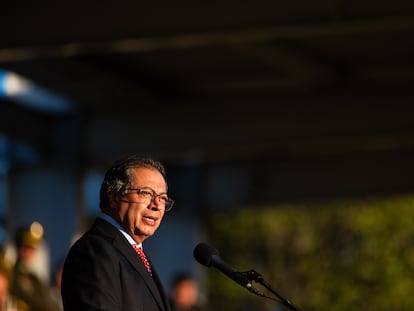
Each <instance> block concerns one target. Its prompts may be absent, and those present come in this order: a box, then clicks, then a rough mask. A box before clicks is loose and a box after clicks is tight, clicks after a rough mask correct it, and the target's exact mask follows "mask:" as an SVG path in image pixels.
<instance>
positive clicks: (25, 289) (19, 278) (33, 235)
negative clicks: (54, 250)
mask: <svg viewBox="0 0 414 311" xmlns="http://www.w3.org/2000/svg"><path fill="white" fill-rule="evenodd" d="M42 239H43V227H42V226H41V224H40V223H38V222H34V223H32V224H31V226H30V227H29V228H25V229H22V230H19V231H18V233H17V236H16V249H17V260H16V263H15V265H14V267H13V271H12V281H11V284H10V285H11V286H10V292H11V293H12V294H13V295H14V296H15V297H16V298H17V299H18V300H19V304H20V309H24V310H27V311H55V310H56V307H55V306H54V304H53V302H52V300H51V289H50V286H49V284H48V283H46V282H45V281H43V280H42V279H41V278H40V277H39V276H38V275H36V274H35V273H34V272H33V270H32V269H31V268H30V265H31V264H33V262H32V261H33V260H34V259H35V255H36V251H37V250H38V248H39V247H40V245H41V242H42Z"/></svg>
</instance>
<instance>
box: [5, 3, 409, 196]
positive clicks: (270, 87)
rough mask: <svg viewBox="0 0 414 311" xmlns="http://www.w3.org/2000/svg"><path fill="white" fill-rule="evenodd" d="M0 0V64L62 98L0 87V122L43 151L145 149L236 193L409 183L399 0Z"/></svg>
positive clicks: (316, 192)
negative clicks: (53, 105) (36, 104)
mask: <svg viewBox="0 0 414 311" xmlns="http://www.w3.org/2000/svg"><path fill="white" fill-rule="evenodd" d="M0 15H1V16H0V26H1V28H2V29H3V31H2V33H3V35H2V40H1V41H0V69H4V70H7V71H12V72H15V73H17V74H19V75H20V76H23V77H25V78H26V79H29V80H31V81H34V82H35V83H36V84H37V85H39V86H41V87H43V88H45V89H47V90H50V91H51V92H53V93H54V94H59V96H62V97H63V98H66V99H67V100H68V101H69V102H70V103H72V104H73V110H71V111H67V112H60V113H55V112H43V111H38V110H36V109H35V108H30V107H27V106H21V105H19V104H18V103H17V102H16V101H14V100H13V99H12V98H5V99H3V100H2V104H1V105H0V120H1V122H0V123H1V128H0V130H1V131H2V132H4V133H6V134H7V135H8V136H9V137H12V138H14V139H22V140H25V141H26V142H28V143H29V144H30V145H33V146H35V148H36V149H37V150H40V153H42V154H45V155H49V156H50V155H54V156H55V155H57V156H64V157H65V156H67V155H68V154H70V155H73V156H74V157H76V158H77V159H78V160H79V161H84V163H86V164H85V165H87V166H89V165H97V166H99V165H101V164H102V165H106V164H107V162H108V161H110V160H112V159H113V158H114V157H116V156H118V155H119V154H123V153H127V152H131V151H139V152H142V153H152V154H155V155H158V156H159V157H160V158H162V159H163V160H164V161H167V163H171V164H172V163H187V164H186V165H189V164H188V163H191V164H190V165H197V166H202V167H203V168H205V169H206V170H208V169H211V170H212V171H211V172H212V173H211V174H210V175H209V176H210V177H209V178H210V179H211V180H212V181H214V180H216V179H217V178H219V177H220V176H221V177H222V179H221V180H224V181H228V182H227V183H226V182H223V185H222V187H223V189H227V188H226V187H229V185H230V184H234V183H237V181H238V182H240V183H247V184H248V185H247V186H246V185H245V187H247V188H248V189H249V191H247V192H248V193H249V198H248V199H246V200H247V201H249V200H253V199H254V200H258V199H260V198H262V199H263V200H264V201H268V200H274V199H279V200H291V199H294V198H313V197H316V198H318V197H326V196H329V195H331V196H338V195H354V194H357V195H360V194H371V193H393V192H409V191H411V189H412V187H413V184H412V181H411V180H410V179H412V178H410V176H412V175H413V173H414V165H413V161H412V159H413V155H414V122H413V112H414V105H413V102H414V88H413V86H414V40H413V38H414V2H413V1H409V0H395V1H385V0H380V1H378V0H377V1H371V0H359V1H328V0H318V1H304V0H294V1H274V0H273V1H272V0H256V1H224V2H223V1H207V2H205V1H204V2H199V1H198V2H197V1H196V2H195V1H188V0H183V1H178V2H177V1H175V2H170V1H151V2H141V1H121V2H119V1H106V0H105V1H90V2H85V1H76V0H75V1H60V2H53V1H46V2H43V3H42V4H40V3H37V2H28V3H23V4H22V3H15V2H8V3H5V4H3V5H2V10H1V12H0ZM177 165H179V164H177ZM217 168H219V169H217ZM241 180H242V181H243V180H244V181H246V182H241ZM252 184H254V186H252ZM272 189H279V190H278V191H277V194H274V192H275V191H274V190H272ZM232 190H233V189H231V188H229V189H228V191H232Z"/></svg>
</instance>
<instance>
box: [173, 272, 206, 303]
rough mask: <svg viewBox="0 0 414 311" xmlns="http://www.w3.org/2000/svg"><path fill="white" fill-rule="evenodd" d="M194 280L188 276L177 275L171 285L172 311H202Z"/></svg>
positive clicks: (197, 288) (198, 292)
mask: <svg viewBox="0 0 414 311" xmlns="http://www.w3.org/2000/svg"><path fill="white" fill-rule="evenodd" d="M200 298H201V297H200V291H199V287H198V284H197V282H196V280H195V279H194V278H193V277H192V276H191V275H189V274H181V273H180V274H177V275H176V276H175V277H174V278H173V281H172V284H171V293H170V305H171V310H172V311H195V310H204V308H203V304H202V303H201V299H200Z"/></svg>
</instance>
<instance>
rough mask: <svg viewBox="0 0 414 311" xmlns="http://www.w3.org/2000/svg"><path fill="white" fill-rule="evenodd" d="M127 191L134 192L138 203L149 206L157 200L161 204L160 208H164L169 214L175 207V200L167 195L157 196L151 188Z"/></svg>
mask: <svg viewBox="0 0 414 311" xmlns="http://www.w3.org/2000/svg"><path fill="white" fill-rule="evenodd" d="M126 190H131V191H134V192H135V193H136V194H137V196H138V199H139V202H137V203H144V204H148V203H150V202H151V201H153V200H154V201H155V200H156V199H157V200H156V202H157V203H158V204H159V206H161V207H162V208H164V209H165V211H167V212H168V211H169V210H171V208H172V207H173V205H174V200H173V199H171V198H169V197H168V196H167V194H165V193H163V194H157V193H155V191H154V190H152V189H150V188H138V189H135V188H127V189H126Z"/></svg>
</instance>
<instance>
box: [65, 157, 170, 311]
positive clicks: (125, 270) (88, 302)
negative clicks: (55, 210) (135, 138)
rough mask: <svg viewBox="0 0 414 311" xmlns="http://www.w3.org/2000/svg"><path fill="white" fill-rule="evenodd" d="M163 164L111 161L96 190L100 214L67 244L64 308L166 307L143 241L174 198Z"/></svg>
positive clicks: (137, 310) (140, 310)
mask: <svg viewBox="0 0 414 311" xmlns="http://www.w3.org/2000/svg"><path fill="white" fill-rule="evenodd" d="M167 190H168V187H167V181H166V173H165V169H164V166H163V165H162V164H161V163H160V162H158V161H155V160H153V159H148V158H141V157H139V156H136V155H132V156H129V157H126V158H123V159H121V160H119V161H117V162H115V163H114V164H113V165H112V167H111V168H110V169H109V170H108V171H107V172H106V174H105V177H104V180H103V182H102V185H101V190H100V209H101V212H102V213H101V214H100V215H99V216H98V217H97V219H96V220H95V222H94V224H93V225H92V227H91V229H90V230H89V231H88V232H86V233H85V234H84V235H83V236H82V237H80V238H79V239H78V240H77V241H76V242H75V244H74V245H73V246H72V247H71V249H70V251H69V253H68V255H67V257H66V260H65V263H64V267H63V275H62V290H61V293H62V299H63V306H64V309H65V311H96V310H111V311H144V310H148V311H156V310H159V311H169V310H170V308H169V303H168V299H167V296H166V295H165V292H164V289H163V286H162V284H161V280H160V278H159V277H158V274H157V271H156V269H155V268H154V267H153V265H151V262H150V260H149V259H148V258H146V257H145V254H144V253H143V249H142V243H143V242H144V240H146V239H147V238H149V237H150V236H152V235H153V234H154V233H155V231H156V230H157V229H158V227H159V225H160V224H161V221H162V219H163V217H164V213H165V212H166V211H169V210H170V209H171V208H172V206H173V203H174V201H173V200H172V199H171V198H169V197H168V195H167Z"/></svg>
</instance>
